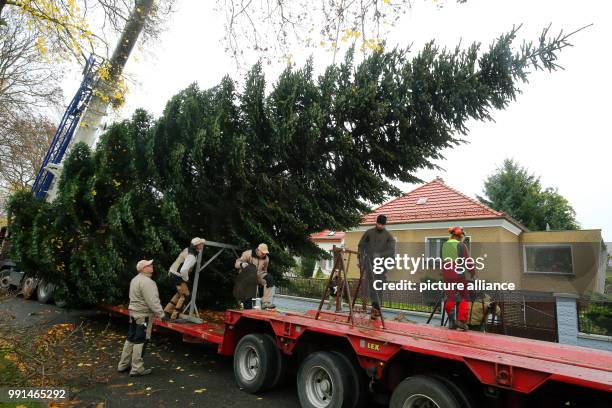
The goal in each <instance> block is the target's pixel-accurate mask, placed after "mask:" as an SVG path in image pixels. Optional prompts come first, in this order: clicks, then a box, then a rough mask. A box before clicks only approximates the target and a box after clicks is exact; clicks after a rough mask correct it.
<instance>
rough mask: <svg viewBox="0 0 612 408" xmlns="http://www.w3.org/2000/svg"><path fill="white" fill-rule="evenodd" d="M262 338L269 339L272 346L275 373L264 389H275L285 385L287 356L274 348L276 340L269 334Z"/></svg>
mask: <svg viewBox="0 0 612 408" xmlns="http://www.w3.org/2000/svg"><path fill="white" fill-rule="evenodd" d="M264 336H266V337H268V338H269V339H270V342H271V343H272V344H273V345H274V351H275V353H274V354H275V356H276V362H275V364H276V367H277V369H276V372H275V373H274V378H273V379H272V381H270V384H268V385H266V388H268V389H270V388H276V387H278V386H282V385H284V384H285V382H286V380H287V377H289V361H288V358H287V356H285V355H284V354H283V352H282V351H280V349H279V348H278V347H277V346H276V339H275V338H274V337H273V336H272V335H270V334H264Z"/></svg>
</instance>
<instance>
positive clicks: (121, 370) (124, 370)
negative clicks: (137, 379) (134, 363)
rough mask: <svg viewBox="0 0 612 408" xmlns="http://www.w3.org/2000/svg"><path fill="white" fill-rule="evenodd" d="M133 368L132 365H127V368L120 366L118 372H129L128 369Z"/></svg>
mask: <svg viewBox="0 0 612 408" xmlns="http://www.w3.org/2000/svg"><path fill="white" fill-rule="evenodd" d="M131 369H132V367H130V366H127V367H125V368H118V369H117V372H118V373H127V372H128V371H130V370H131Z"/></svg>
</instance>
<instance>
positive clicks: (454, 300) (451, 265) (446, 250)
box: [442, 227, 474, 330]
mask: <svg viewBox="0 0 612 408" xmlns="http://www.w3.org/2000/svg"><path fill="white" fill-rule="evenodd" d="M448 232H449V233H450V235H451V236H450V239H448V240H447V241H446V242H445V243H444V244H443V245H442V269H443V278H444V282H445V283H451V284H454V286H453V288H451V289H449V290H447V291H446V292H445V294H446V301H445V302H444V310H445V311H446V313H447V314H448V319H449V328H451V329H459V330H468V325H467V320H468V315H469V307H470V306H469V302H470V293H469V291H468V288H467V286H468V282H467V279H466V276H465V272H469V273H470V274H471V278H473V277H474V265H473V262H470V261H468V260H469V259H471V258H470V254H469V251H468V247H467V245H466V244H465V242H464V240H465V232H464V231H463V228H461V227H451V228H449V229H448ZM458 284H462V285H458ZM455 306H457V316H456V318H455V314H454V310H455Z"/></svg>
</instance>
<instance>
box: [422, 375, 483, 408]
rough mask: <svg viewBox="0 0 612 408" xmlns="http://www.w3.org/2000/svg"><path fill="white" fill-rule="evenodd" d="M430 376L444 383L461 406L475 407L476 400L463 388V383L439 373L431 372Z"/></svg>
mask: <svg viewBox="0 0 612 408" xmlns="http://www.w3.org/2000/svg"><path fill="white" fill-rule="evenodd" d="M432 377H433V378H435V379H436V380H440V381H441V382H443V383H444V385H446V387H447V388H448V389H449V390H450V391H451V392H452V393H453V395H454V396H455V399H456V400H457V402H458V403H459V406H460V407H461V408H476V407H477V405H476V402H475V401H474V400H473V399H472V396H471V395H470V394H469V393H468V392H467V391H466V390H465V387H464V386H463V384H461V383H460V384H457V383H456V382H455V381H453V380H452V379H450V378H448V377H445V376H443V375H439V374H432Z"/></svg>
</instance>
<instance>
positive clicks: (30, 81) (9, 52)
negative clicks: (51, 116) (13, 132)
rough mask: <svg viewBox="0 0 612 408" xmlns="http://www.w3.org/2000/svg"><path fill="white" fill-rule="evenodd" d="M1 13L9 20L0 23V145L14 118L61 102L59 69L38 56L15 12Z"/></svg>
mask: <svg viewBox="0 0 612 408" xmlns="http://www.w3.org/2000/svg"><path fill="white" fill-rule="evenodd" d="M4 15H5V16H4V19H5V21H8V22H10V23H9V24H6V25H3V26H0V138H2V139H0V144H3V142H4V140H3V139H4V138H5V137H7V136H8V130H9V128H11V127H12V126H14V122H15V121H16V120H17V118H20V117H21V118H23V117H28V116H32V115H34V114H35V113H36V112H39V111H41V110H46V109H48V108H49V107H53V106H57V105H58V104H60V103H61V101H62V91H61V88H60V86H59V82H60V79H61V70H60V69H58V68H55V69H53V68H52V67H50V66H49V64H48V62H47V61H45V60H43V59H42V58H41V56H40V54H39V52H38V50H37V49H36V38H35V37H34V35H33V34H32V32H31V31H29V30H28V29H27V28H26V21H25V18H24V17H23V16H21V15H19V14H17V13H15V12H8V13H4Z"/></svg>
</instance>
